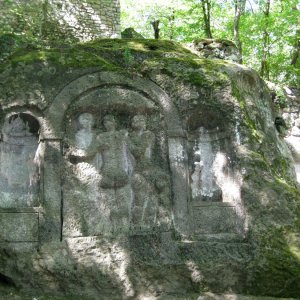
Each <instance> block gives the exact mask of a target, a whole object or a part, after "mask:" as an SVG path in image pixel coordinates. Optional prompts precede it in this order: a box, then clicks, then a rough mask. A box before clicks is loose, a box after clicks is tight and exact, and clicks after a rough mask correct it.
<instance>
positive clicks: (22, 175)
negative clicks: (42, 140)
mask: <svg viewBox="0 0 300 300" xmlns="http://www.w3.org/2000/svg"><path fill="white" fill-rule="evenodd" d="M2 136H3V140H2V142H1V145H0V152H1V164H0V166H1V167H0V173H1V185H3V187H2V188H1V190H2V192H3V193H6V194H7V195H9V196H8V197H9V198H11V199H14V198H15V200H14V201H15V204H11V205H12V206H14V205H16V206H31V205H34V204H35V203H33V202H34V198H35V195H37V192H38V181H39V172H38V161H37V160H38V159H37V150H38V137H37V136H36V135H34V134H33V133H32V132H30V128H29V125H28V124H27V123H25V122H24V121H23V119H22V118H21V116H19V115H15V116H12V117H11V118H10V120H7V122H6V123H5V124H4V127H3V130H2Z"/></svg>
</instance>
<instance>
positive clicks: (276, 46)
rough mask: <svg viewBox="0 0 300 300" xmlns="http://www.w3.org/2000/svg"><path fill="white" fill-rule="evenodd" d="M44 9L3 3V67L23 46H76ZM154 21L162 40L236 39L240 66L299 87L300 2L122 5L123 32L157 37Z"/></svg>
mask: <svg viewBox="0 0 300 300" xmlns="http://www.w3.org/2000/svg"><path fill="white" fill-rule="evenodd" d="M41 1H43V3H44V4H45V5H44V6H42V7H44V9H40V7H41V6H40V4H41ZM46 4H47V0H32V1H24V0H23V1H22V0H0V62H1V61H3V60H6V59H7V58H8V57H9V56H10V55H11V53H12V50H13V49H17V48H20V47H23V48H24V47H25V46H26V47H36V48H43V47H46V48H49V47H54V46H57V44H59V43H61V42H62V41H63V42H64V43H69V44H72V43H74V42H76V41H75V40H74V39H72V38H71V37H69V36H66V33H64V32H58V31H57V28H55V30H54V28H53V24H49V22H47V20H48V19H49V18H48V16H47V13H48V12H47V9H46V7H47V5H46ZM155 21H159V38H160V39H167V40H173V41H177V42H181V43H190V42H192V41H193V40H196V39H201V38H216V39H219V38H220V39H228V40H233V41H234V42H235V43H236V45H237V47H238V49H239V51H240V62H242V63H243V64H245V65H247V66H249V67H252V68H254V69H255V70H257V71H258V72H259V73H260V75H261V76H262V77H263V78H264V79H265V80H267V81H271V82H274V83H276V84H279V85H285V86H290V87H298V88H299V86H300V1H299V0H169V1H165V0H164V1H163V0H143V1H138V2H137V1H136V0H121V26H122V30H124V29H125V28H128V27H133V28H134V29H135V30H136V31H137V32H139V33H140V34H141V35H142V36H143V37H145V38H154V30H153V29H154V28H153V26H155V24H156V25H158V24H157V22H156V23H155Z"/></svg>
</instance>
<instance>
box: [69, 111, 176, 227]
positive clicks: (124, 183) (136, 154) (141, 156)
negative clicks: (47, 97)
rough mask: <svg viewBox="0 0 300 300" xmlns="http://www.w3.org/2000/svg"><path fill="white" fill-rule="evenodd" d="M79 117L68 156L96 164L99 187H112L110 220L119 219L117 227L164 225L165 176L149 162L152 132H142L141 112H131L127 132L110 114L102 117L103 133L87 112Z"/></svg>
mask: <svg viewBox="0 0 300 300" xmlns="http://www.w3.org/2000/svg"><path fill="white" fill-rule="evenodd" d="M77 120H78V125H79V126H78V127H79V129H78V130H77V132H76V133H75V136H74V145H73V146H72V145H71V146H70V147H69V152H68V154H67V155H68V156H69V160H70V161H71V163H72V164H78V163H82V162H90V163H91V164H94V165H95V166H96V169H97V172H98V173H99V174H100V176H99V180H98V184H99V189H102V191H103V192H102V193H104V194H105V193H106V194H109V190H113V191H114V195H115V197H117V198H119V201H117V202H119V203H117V202H116V204H115V205H112V208H111V213H110V214H111V219H112V220H111V222H115V221H116V220H115V219H118V220H117V223H118V224H119V225H116V226H115V227H120V226H122V227H126V226H133V227H134V226H136V227H139V228H151V227H155V226H157V225H158V223H161V224H160V225H166V224H162V223H164V222H162V221H161V220H162V219H164V220H166V219H169V218H168V217H166V211H165V209H164V208H168V209H169V208H170V207H168V206H169V203H168V202H169V201H170V182H169V176H168V175H167V174H166V172H164V170H163V169H162V168H161V167H160V166H158V165H157V164H155V162H154V160H153V149H154V146H155V134H154V133H153V132H151V131H149V130H146V118H145V116H144V115H135V116H134V117H133V118H132V120H131V130H130V131H128V130H127V129H117V121H116V118H115V117H114V116H113V115H110V114H107V115H105V116H104V117H103V120H102V122H103V127H104V129H105V131H99V132H97V129H95V128H94V123H95V120H94V116H93V114H91V113H88V112H85V113H82V114H80V115H79V116H78V119H77ZM71 144H72V142H71ZM111 198H113V196H111V197H110V199H111ZM120 198H122V199H123V200H122V201H121V202H123V205H122V204H120ZM124 203H125V205H124ZM122 206H123V207H122ZM115 210H117V213H115V214H114V211H115ZM122 218H123V221H122ZM165 223H166V222H165Z"/></svg>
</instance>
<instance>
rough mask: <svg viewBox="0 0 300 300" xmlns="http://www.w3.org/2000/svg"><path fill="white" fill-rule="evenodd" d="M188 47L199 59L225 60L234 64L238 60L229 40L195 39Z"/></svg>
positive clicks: (238, 57) (235, 49)
mask: <svg viewBox="0 0 300 300" xmlns="http://www.w3.org/2000/svg"><path fill="white" fill-rule="evenodd" d="M188 46H189V47H190V48H191V49H192V50H193V51H195V52H196V53H197V54H198V55H199V56H200V57H205V58H219V59H226V60H231V61H234V62H239V60H240V55H239V51H238V49H237V47H236V45H235V44H234V43H233V42H232V41H229V40H224V39H223V40H222V39H197V40H194V41H193V42H192V43H191V44H189V45H188Z"/></svg>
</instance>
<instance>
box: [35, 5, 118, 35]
mask: <svg viewBox="0 0 300 300" xmlns="http://www.w3.org/2000/svg"><path fill="white" fill-rule="evenodd" d="M42 5H43V4H42V3H41V6H42ZM47 5H48V7H47V9H48V18H49V21H50V20H52V21H56V22H58V23H59V25H60V26H61V28H60V30H61V31H64V32H65V33H66V34H67V35H68V36H70V37H71V36H72V37H75V38H77V39H79V41H89V40H92V39H95V38H117V37H120V33H121V27H120V2H119V0H97V1H95V0H84V1H82V0H68V1H65V0H64V1H61V0H49V1H48V2H47Z"/></svg>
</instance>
